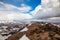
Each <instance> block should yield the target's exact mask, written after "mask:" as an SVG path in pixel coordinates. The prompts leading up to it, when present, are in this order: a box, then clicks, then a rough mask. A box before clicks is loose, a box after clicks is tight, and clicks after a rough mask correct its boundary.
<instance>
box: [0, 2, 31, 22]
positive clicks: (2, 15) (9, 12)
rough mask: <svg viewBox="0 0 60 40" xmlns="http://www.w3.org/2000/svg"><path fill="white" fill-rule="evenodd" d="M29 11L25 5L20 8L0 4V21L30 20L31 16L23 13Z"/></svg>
mask: <svg viewBox="0 0 60 40" xmlns="http://www.w3.org/2000/svg"><path fill="white" fill-rule="evenodd" d="M29 10H31V7H30V6H27V5H25V4H22V5H21V7H16V6H13V5H11V4H5V3H3V2H0V20H6V21H13V20H23V19H30V18H32V16H31V15H29V14H24V13H23V12H28V11H29Z"/></svg>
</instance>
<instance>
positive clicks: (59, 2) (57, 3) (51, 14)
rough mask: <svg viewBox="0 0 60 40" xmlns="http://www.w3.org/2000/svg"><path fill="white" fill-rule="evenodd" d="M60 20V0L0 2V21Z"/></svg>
mask: <svg viewBox="0 0 60 40" xmlns="http://www.w3.org/2000/svg"><path fill="white" fill-rule="evenodd" d="M25 19H32V20H34V19H37V20H38V19H39V20H41V19H44V20H52V21H54V20H55V21H58V20H60V0H0V20H7V21H12V20H25Z"/></svg>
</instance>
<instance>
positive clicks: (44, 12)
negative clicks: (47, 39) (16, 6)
mask: <svg viewBox="0 0 60 40" xmlns="http://www.w3.org/2000/svg"><path fill="white" fill-rule="evenodd" d="M31 13H32V15H33V17H34V18H50V17H57V16H60V1H59V0H42V2H41V5H39V6H37V7H36V9H35V10H34V11H32V12H31Z"/></svg>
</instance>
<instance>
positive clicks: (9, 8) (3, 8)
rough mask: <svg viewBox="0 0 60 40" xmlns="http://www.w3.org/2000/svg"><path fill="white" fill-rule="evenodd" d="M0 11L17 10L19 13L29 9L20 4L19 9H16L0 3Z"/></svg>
mask: <svg viewBox="0 0 60 40" xmlns="http://www.w3.org/2000/svg"><path fill="white" fill-rule="evenodd" d="M2 5H3V6H2ZM0 10H19V11H20V12H28V11H30V10H31V7H30V6H27V5H25V4H21V7H16V6H13V5H11V4H6V3H3V2H0Z"/></svg>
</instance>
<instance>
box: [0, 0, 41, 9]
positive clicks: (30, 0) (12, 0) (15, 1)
mask: <svg viewBox="0 0 60 40" xmlns="http://www.w3.org/2000/svg"><path fill="white" fill-rule="evenodd" d="M0 1H1V2H4V3H7V4H12V5H14V6H16V7H20V6H21V4H26V5H28V6H30V7H31V8H32V9H31V10H34V9H35V8H36V7H37V6H38V5H39V4H40V3H41V0H0Z"/></svg>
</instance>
